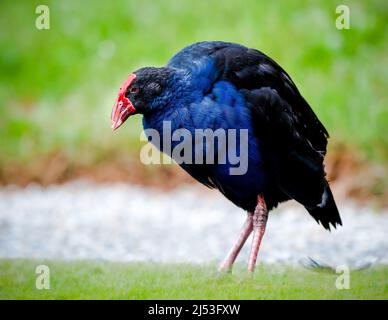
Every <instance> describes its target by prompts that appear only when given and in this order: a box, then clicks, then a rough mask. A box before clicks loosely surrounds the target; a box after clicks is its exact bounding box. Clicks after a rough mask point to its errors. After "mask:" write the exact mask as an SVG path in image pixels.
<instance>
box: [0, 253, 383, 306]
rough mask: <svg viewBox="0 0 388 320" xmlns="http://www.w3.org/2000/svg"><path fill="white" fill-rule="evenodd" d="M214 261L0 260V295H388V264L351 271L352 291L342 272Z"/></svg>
mask: <svg viewBox="0 0 388 320" xmlns="http://www.w3.org/2000/svg"><path fill="white" fill-rule="evenodd" d="M41 264H44V265H47V266H48V267H49V268H50V277H51V278H50V290H37V289H36V288H35V282H36V274H35V272H34V271H35V268H36V267H37V266H38V265H41ZM216 270H217V267H216V265H213V264H208V265H203V266H199V265H191V264H160V263H111V262H107V261H73V262H64V261H48V260H44V261H42V260H25V259H23V260H21V259H16V260H5V259H2V260H0V288H1V290H0V299H135V300H136V299H225V300H228V299H237V300H238V299H258V300H262V299H381V300H386V299H387V298H388V286H387V276H388V267H387V266H375V267H373V268H370V269H367V270H364V271H353V272H351V273H350V279H351V281H350V288H349V290H338V289H337V288H336V286H335V283H336V279H337V277H338V274H335V273H333V274H330V273H318V272H313V271H310V270H305V269H302V268H298V267H291V266H281V265H259V266H258V267H257V270H256V272H255V274H254V276H253V277H250V276H248V274H247V271H246V269H245V266H244V267H243V265H242V264H237V266H235V268H234V270H233V274H223V275H222V274H218V273H216Z"/></svg>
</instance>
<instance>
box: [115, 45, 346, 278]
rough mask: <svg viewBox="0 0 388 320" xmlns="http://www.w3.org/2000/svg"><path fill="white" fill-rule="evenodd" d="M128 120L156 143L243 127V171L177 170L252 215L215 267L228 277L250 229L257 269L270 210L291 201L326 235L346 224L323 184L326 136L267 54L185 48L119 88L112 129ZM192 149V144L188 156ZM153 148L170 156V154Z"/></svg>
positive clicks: (218, 166) (220, 166) (207, 166)
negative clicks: (167, 129) (135, 120)
mask: <svg viewBox="0 0 388 320" xmlns="http://www.w3.org/2000/svg"><path fill="white" fill-rule="evenodd" d="M134 114H142V115H143V127H144V129H153V130H156V132H158V133H159V134H160V135H161V136H163V134H164V132H163V125H162V124H163V123H164V122H165V121H168V122H169V123H170V125H171V128H172V130H176V129H182V128H184V129H186V130H188V131H189V132H192V133H193V135H194V132H195V130H196V129H211V130H217V129H224V130H231V129H237V130H242V129H245V130H246V132H247V135H246V136H245V140H244V141H242V142H241V141H240V143H237V144H236V145H235V148H237V152H243V149H242V148H241V144H242V143H243V142H245V143H246V144H247V146H248V148H247V154H246V155H245V156H246V158H247V159H248V167H247V170H246V171H245V172H244V173H243V174H237V175H235V174H231V171H230V170H229V169H231V168H232V167H233V166H234V165H235V164H234V163H232V162H231V161H230V159H229V158H228V159H227V160H226V162H225V163H219V162H217V161H215V162H214V163H201V162H200V161H199V162H197V163H184V162H182V163H179V164H180V166H181V167H182V168H183V169H184V170H185V171H187V173H189V174H190V175H191V176H192V177H193V178H195V179H196V180H198V181H199V182H201V183H202V184H204V185H206V186H208V187H210V188H217V189H218V190H219V191H220V192H221V193H222V194H223V195H224V196H225V197H226V198H228V199H229V200H230V201H232V202H233V203H234V204H235V205H237V206H238V207H240V208H242V209H244V210H246V211H247V212H248V215H247V219H246V221H245V224H244V226H243V229H242V232H241V235H240V237H239V238H238V239H237V241H236V242H235V244H234V245H233V247H232V249H231V251H230V252H229V254H228V255H227V257H226V258H225V260H224V261H223V263H222V264H221V266H220V269H221V270H225V271H228V270H231V268H232V265H233V263H234V261H235V259H236V257H237V255H238V253H239V252H240V250H241V248H242V246H243V245H244V243H245V241H246V240H247V238H248V237H249V235H250V234H251V233H252V231H253V240H252V246H251V251H250V256H249V262H248V271H249V272H253V271H254V268H255V264H256V259H257V254H258V251H259V246H260V243H261V240H262V237H263V234H264V231H265V227H266V223H267V217H268V211H270V210H271V209H273V208H275V207H276V206H277V205H278V204H279V203H281V202H284V201H287V200H290V199H295V200H296V201H297V202H299V203H300V204H302V205H303V206H304V207H305V208H306V209H307V211H308V212H309V213H310V215H311V216H312V217H313V218H314V219H315V220H316V221H317V222H318V223H321V224H322V226H323V227H324V228H326V229H328V230H330V224H331V225H332V226H334V227H336V226H337V225H342V222H341V218H340V215H339V212H338V209H337V206H336V204H335V201H334V198H333V195H332V192H331V190H330V187H329V184H328V182H327V180H326V178H325V176H326V173H325V171H324V164H323V160H324V156H325V154H326V145H327V138H328V136H329V135H328V132H327V131H326V129H325V127H324V126H323V125H322V123H321V122H320V121H319V120H318V118H317V116H316V115H315V114H314V112H313V110H312V109H311V107H310V106H309V104H308V103H307V102H306V100H305V99H304V98H303V97H302V95H301V94H300V92H299V91H298V89H297V88H296V86H295V84H294V82H293V81H292V80H291V77H290V76H289V75H288V74H287V72H285V71H284V70H283V69H282V68H281V67H280V66H279V65H278V64H277V63H276V62H275V61H274V60H272V59H271V58H270V57H268V56H267V55H265V54H264V53H262V52H260V51H258V50H255V49H250V48H247V47H245V46H242V45H239V44H235V43H229V42H221V41H209V42H208V41H205V42H199V43H194V44H192V45H190V46H188V47H186V48H184V49H182V50H181V51H179V52H178V53H177V54H175V55H174V56H173V57H172V58H171V60H170V61H169V62H168V63H167V65H166V66H164V67H160V68H156V67H145V68H141V69H138V70H137V71H135V72H134V73H132V74H131V75H130V76H129V77H128V79H127V80H126V81H125V82H124V84H123V85H122V86H121V88H120V90H119V95H118V98H117V100H116V103H115V105H114V107H113V110H112V128H113V129H117V128H118V127H119V126H121V125H122V124H123V123H124V122H125V120H126V119H127V118H128V117H129V116H131V115H134ZM145 131H146V130H145ZM165 138H166V137H165V136H163V141H166V140H165ZM167 138H168V140H169V139H170V140H171V136H168V137H167ZM168 140H167V141H168ZM151 142H152V140H151ZM171 143H172V145H173V146H174V143H175V144H176V143H177V142H171ZM196 146H197V141H196V140H193V141H192V148H193V150H195V148H196ZM157 147H158V148H159V149H160V150H161V151H163V152H166V153H168V154H169V155H170V156H171V148H169V149H168V150H166V149H165V148H164V144H162V145H161V146H160V145H158V146H157ZM200 148H203V145H201V147H200ZM244 150H245V149H244ZM218 151H219V149H213V152H215V153H217V152H218ZM193 152H194V153H195V152H196V151H193ZM240 156H241V155H240Z"/></svg>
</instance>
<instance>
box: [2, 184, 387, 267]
mask: <svg viewBox="0 0 388 320" xmlns="http://www.w3.org/2000/svg"><path fill="white" fill-rule="evenodd" d="M339 207H340V211H341V214H342V219H343V222H344V227H343V228H340V229H339V230H337V231H334V232H332V233H329V232H327V231H325V230H324V229H323V228H322V227H321V226H319V225H317V224H316V223H315V221H314V220H313V219H312V218H311V217H310V216H309V215H308V213H307V212H306V211H305V210H304V209H303V208H302V207H300V206H298V205H295V204H290V205H282V206H281V208H280V209H277V210H276V211H273V212H271V214H270V217H269V222H268V227H267V232H266V235H265V236H264V240H263V244H262V247H261V252H260V254H259V261H266V262H269V263H271V262H287V263H298V262H300V261H301V260H303V259H306V258H307V257H308V256H309V257H314V258H318V259H320V260H322V261H324V262H327V263H329V264H332V265H338V264H343V263H348V264H352V265H359V264H364V263H367V262H375V261H377V262H380V263H385V264H387V263H388V239H387V231H388V212H375V211H374V210H373V209H371V208H365V207H363V208H358V207H357V206H356V205H355V204H354V203H343V204H342V205H340V206H339ZM244 219H245V213H244V212H243V211H242V210H240V209H238V208H236V207H234V206H233V205H232V204H230V203H229V202H228V201H227V200H225V199H224V198H223V197H222V196H221V195H219V194H218V192H215V191H208V190H206V189H205V188H201V187H195V186H187V187H183V188H181V189H179V190H175V191H174V192H170V193H162V192H160V191H158V190H154V189H150V188H143V187H135V186H129V185H124V184H113V185H92V184H89V183H85V182H73V183H69V184H66V185H62V186H51V187H49V188H42V187H39V186H29V187H27V188H24V189H19V188H13V187H7V188H3V189H0V257H8V258H11V257H12V258H13V257H27V258H50V259H56V258H61V259H62V258H63V259H107V260H118V261H134V260H136V261H144V260H147V261H149V260H153V261H163V262H208V261H218V260H221V259H222V258H223V257H224V255H225V254H226V253H227V251H228V249H229V247H230V246H231V244H232V242H233V241H234V240H235V238H236V237H237V234H238V232H239V230H240V228H241V226H242V223H243V221H244ZM248 241H249V240H248ZM249 243H250V241H249ZM248 249H249V246H247V245H246V246H245V247H244V250H243V252H242V256H240V257H239V261H245V260H246V259H247V253H248Z"/></svg>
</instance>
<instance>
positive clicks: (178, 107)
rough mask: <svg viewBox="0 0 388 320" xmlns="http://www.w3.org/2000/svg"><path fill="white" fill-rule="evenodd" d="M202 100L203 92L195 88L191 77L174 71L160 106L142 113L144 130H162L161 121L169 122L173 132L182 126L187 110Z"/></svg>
mask: <svg viewBox="0 0 388 320" xmlns="http://www.w3.org/2000/svg"><path fill="white" fill-rule="evenodd" d="M202 98H203V92H202V91H201V90H198V88H196V87H195V85H194V81H192V78H191V75H190V74H189V73H187V72H183V71H180V70H176V72H175V74H174V77H172V78H171V79H170V81H169V89H168V92H167V93H166V94H165V96H164V97H163V100H162V101H161V102H160V106H158V107H155V108H153V109H152V111H151V112H148V113H144V115H143V126H144V129H156V130H158V131H160V130H162V128H163V121H168V122H171V127H172V129H173V130H175V129H176V128H178V127H179V126H180V125H182V124H183V122H184V121H185V118H186V116H187V108H188V106H189V105H190V104H192V103H195V102H196V101H199V100H201V99H202Z"/></svg>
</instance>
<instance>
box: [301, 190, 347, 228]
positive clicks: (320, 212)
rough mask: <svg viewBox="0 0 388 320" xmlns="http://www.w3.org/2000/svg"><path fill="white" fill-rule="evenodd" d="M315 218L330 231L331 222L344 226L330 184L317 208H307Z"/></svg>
mask: <svg viewBox="0 0 388 320" xmlns="http://www.w3.org/2000/svg"><path fill="white" fill-rule="evenodd" d="M306 209H307V210H308V212H309V213H310V214H311V215H312V216H313V218H314V219H315V220H316V221H317V222H318V223H321V224H322V226H323V227H324V228H325V229H327V230H329V231H330V224H331V225H332V226H333V227H334V228H336V227H337V225H341V226H342V221H341V217H340V214H339V212H338V209H337V205H336V204H335V201H334V197H333V194H332V192H331V190H330V187H329V184H327V185H326V188H325V193H324V196H323V201H322V203H321V204H320V205H318V206H316V207H315V208H306Z"/></svg>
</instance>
